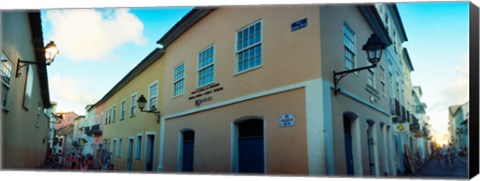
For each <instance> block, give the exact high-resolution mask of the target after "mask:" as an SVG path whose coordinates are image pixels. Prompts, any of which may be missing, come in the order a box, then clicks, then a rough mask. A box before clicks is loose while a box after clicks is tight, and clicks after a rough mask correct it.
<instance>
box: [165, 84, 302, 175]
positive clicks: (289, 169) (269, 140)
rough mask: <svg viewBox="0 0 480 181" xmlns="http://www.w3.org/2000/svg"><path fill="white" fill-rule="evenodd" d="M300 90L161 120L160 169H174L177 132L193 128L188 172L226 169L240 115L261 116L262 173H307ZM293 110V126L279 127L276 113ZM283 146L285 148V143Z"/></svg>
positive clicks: (177, 140)
mask: <svg viewBox="0 0 480 181" xmlns="http://www.w3.org/2000/svg"><path fill="white" fill-rule="evenodd" d="M305 98H306V97H305V89H295V90H291V91H287V92H282V93H278V94H273V95H268V96H265V97H261V98H257V99H252V100H248V101H242V102H238V103H235V104H231V105H227V106H221V107H218V108H214V109H210V110H208V111H201V112H196V113H194V114H188V115H185V116H181V117H177V118H172V119H167V120H166V123H165V127H166V129H165V131H166V133H165V148H166V149H165V155H164V159H165V161H164V167H165V168H164V170H165V172H176V171H177V168H178V167H179V163H178V158H179V155H178V154H179V144H181V142H179V134H181V131H182V130H185V129H191V130H193V131H195V140H194V142H195V143H194V145H195V148H194V161H193V164H194V168H193V170H194V172H196V173H230V172H231V171H232V161H233V160H234V159H233V158H232V156H231V155H232V149H231V148H232V147H231V146H232V142H234V141H233V140H232V139H234V138H232V135H233V133H232V126H233V125H232V124H234V121H235V120H237V119H240V118H243V117H248V116H255V117H263V119H264V140H265V151H266V155H265V160H266V162H265V171H266V173H268V174H289V175H290V174H293V175H296V174H301V175H307V174H308V158H307V139H306V136H307V135H306V110H305V104H306V103H305ZM289 113H294V114H295V116H296V118H295V126H294V127H284V128H281V127H280V126H279V120H280V116H281V115H282V114H289ZM286 145H288V146H286Z"/></svg>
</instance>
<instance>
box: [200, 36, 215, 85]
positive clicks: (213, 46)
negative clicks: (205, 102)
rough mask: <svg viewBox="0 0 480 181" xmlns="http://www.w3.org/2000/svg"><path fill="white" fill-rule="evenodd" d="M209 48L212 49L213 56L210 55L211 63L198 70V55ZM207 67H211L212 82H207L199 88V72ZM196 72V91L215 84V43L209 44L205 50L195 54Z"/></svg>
mask: <svg viewBox="0 0 480 181" xmlns="http://www.w3.org/2000/svg"><path fill="white" fill-rule="evenodd" d="M210 48H213V55H212V58H213V61H212V63H210V64H207V65H204V66H203V67H202V68H199V66H200V54H201V53H203V52H205V51H206V50H208V49H210ZM209 66H213V80H212V82H208V83H206V84H205V85H202V86H200V71H201V70H203V69H206V68H207V67H209ZM196 70H197V72H196V73H197V86H196V87H197V89H198V88H202V87H205V86H207V85H209V84H212V83H214V82H215V43H212V44H210V45H209V46H208V47H207V48H205V49H203V50H201V51H200V52H198V53H197V67H196Z"/></svg>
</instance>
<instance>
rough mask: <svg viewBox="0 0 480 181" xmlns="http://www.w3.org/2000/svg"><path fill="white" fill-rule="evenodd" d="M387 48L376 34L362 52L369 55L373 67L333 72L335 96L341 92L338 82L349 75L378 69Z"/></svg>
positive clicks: (369, 39)
mask: <svg viewBox="0 0 480 181" xmlns="http://www.w3.org/2000/svg"><path fill="white" fill-rule="evenodd" d="M385 47H386V44H385V43H384V42H383V41H382V40H381V39H380V38H379V37H378V35H377V34H375V33H374V34H372V35H371V36H370V38H368V40H367V43H365V45H363V47H362V50H364V51H366V53H367V58H368V62H370V63H371V64H372V65H370V66H366V67H361V68H356V69H351V70H345V71H341V72H335V71H333V79H334V80H333V84H334V92H335V95H337V94H338V92H339V91H340V88H338V82H340V80H342V78H344V77H345V76H347V75H348V74H350V73H352V72H357V71H361V70H365V69H370V68H375V67H377V64H378V62H380V60H381V58H382V52H383V49H385Z"/></svg>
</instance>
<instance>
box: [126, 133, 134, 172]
mask: <svg viewBox="0 0 480 181" xmlns="http://www.w3.org/2000/svg"><path fill="white" fill-rule="evenodd" d="M132 157H133V138H131V139H128V153H127V171H131V170H132Z"/></svg>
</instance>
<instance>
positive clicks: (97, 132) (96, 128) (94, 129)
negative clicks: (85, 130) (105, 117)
mask: <svg viewBox="0 0 480 181" xmlns="http://www.w3.org/2000/svg"><path fill="white" fill-rule="evenodd" d="M102 130H103V129H102V128H101V127H100V124H95V125H92V127H91V128H90V133H91V134H93V135H102Z"/></svg>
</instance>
